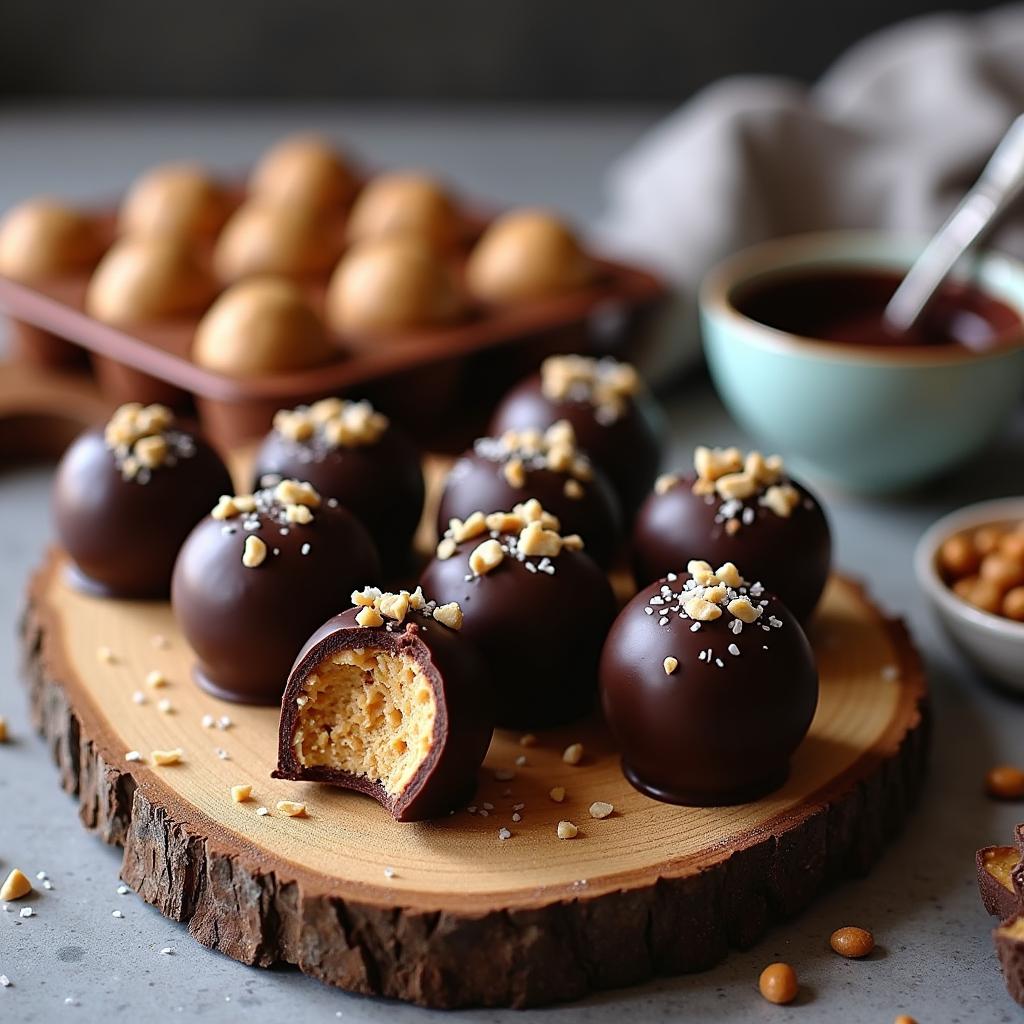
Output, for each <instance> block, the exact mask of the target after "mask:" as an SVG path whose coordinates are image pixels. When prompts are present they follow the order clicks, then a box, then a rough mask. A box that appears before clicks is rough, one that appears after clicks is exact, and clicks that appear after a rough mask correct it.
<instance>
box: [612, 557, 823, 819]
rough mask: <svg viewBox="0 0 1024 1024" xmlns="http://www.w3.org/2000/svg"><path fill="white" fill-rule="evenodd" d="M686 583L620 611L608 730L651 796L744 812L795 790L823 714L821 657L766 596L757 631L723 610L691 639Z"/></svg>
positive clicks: (648, 594) (644, 595) (672, 581)
mask: <svg viewBox="0 0 1024 1024" xmlns="http://www.w3.org/2000/svg"><path fill="white" fill-rule="evenodd" d="M687 579H689V576H688V575H687V574H685V573H683V574H681V575H679V576H677V577H675V578H667V579H663V580H658V581H656V582H654V583H652V584H650V585H649V586H648V587H646V588H645V589H643V590H642V591H640V593H639V594H637V595H636V597H634V598H633V600H632V601H630V602H629V604H627V605H626V607H625V608H623V610H622V611H621V612H620V613H619V616H618V618H617V619H616V620H615V623H614V625H613V626H612V628H611V630H610V631H609V633H608V638H607V640H606V641H605V644H604V650H603V652H602V655H601V667H600V681H601V701H602V705H603V708H604V716H605V720H606V721H607V723H608V727H609V729H610V730H611V732H612V735H613V736H614V738H615V741H616V743H617V745H618V747H619V750H620V751H621V754H622V767H623V771H624V773H625V775H626V778H627V779H628V780H629V781H630V782H631V783H632V784H633V786H635V787H636V788H637V789H639V790H640V791H641V792H642V793H646V794H647V795H648V796H650V797H653V798H654V799H655V800H662V801H665V802H667V803H673V804H688V805H692V806H701V807H703V806H714V805H723V804H735V803H744V802H746V801H748V800H754V799H757V798H758V797H760V796H763V795H764V794H766V793H769V792H771V791H772V790H774V789H776V788H778V787H779V786H781V785H782V783H783V782H784V781H785V780H786V777H787V775H788V772H789V761H790V757H791V756H792V754H793V752H794V751H795V750H796V748H797V747H798V746H799V744H800V742H801V741H802V740H803V738H804V736H805V735H806V733H807V730H808V728H809V727H810V724H811V719H812V718H813V716H814V711H815V708H816V706H817V700H818V673H817V669H816V667H815V662H814V655H813V653H812V651H811V648H810V645H809V643H808V642H807V638H806V636H805V635H804V632H803V630H802V629H801V627H800V624H799V622H797V620H796V619H795V617H794V616H793V615H792V613H791V612H789V610H788V609H787V608H786V607H785V606H784V605H783V604H782V602H781V601H780V600H779V599H778V598H777V597H775V596H774V595H773V594H769V593H768V592H767V591H765V592H763V593H761V592H760V591H758V594H757V596H752V597H751V599H750V600H751V604H752V605H753V606H754V607H761V612H760V615H759V617H758V619H757V621H755V622H751V623H745V622H743V620H742V619H738V618H736V616H734V615H733V614H732V613H731V612H730V611H729V610H728V608H726V607H721V608H720V609H719V610H720V615H719V617H718V618H716V619H714V620H713V621H700V622H699V625H700V628H699V629H697V630H694V628H693V627H694V625H695V623H696V621H697V620H694V619H691V618H690V617H680V611H681V608H680V603H679V596H678V595H679V592H680V590H681V589H682V587H683V585H684V582H685V581H686V580H687ZM689 599H690V598H687V600H689ZM762 601H767V604H765V605H764V606H763V607H762V606H761V605H760V602H762ZM716 607H717V606H716ZM737 621H739V622H741V624H742V631H741V632H738V633H737V632H734V627H733V626H732V623H733V622H737Z"/></svg>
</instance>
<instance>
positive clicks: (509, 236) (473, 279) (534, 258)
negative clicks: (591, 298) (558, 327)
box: [466, 210, 594, 304]
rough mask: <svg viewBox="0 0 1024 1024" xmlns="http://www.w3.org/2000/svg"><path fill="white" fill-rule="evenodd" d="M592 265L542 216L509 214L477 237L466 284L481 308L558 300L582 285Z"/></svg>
mask: <svg viewBox="0 0 1024 1024" xmlns="http://www.w3.org/2000/svg"><path fill="white" fill-rule="evenodd" d="M593 276H594V265H593V263H592V262H591V260H590V258H589V257H588V256H587V255H586V253H584V252H583V249H582V248H581V247H580V244H579V242H578V241H577V239H576V236H575V235H574V234H573V233H572V231H571V230H570V229H569V228H568V227H567V226H566V225H565V224H564V223H563V222H562V221H561V220H559V218H558V217H556V216H554V215H553V214H551V213H548V212H546V211H544V210H512V211H511V212H510V213H506V214H505V215H503V216H501V217H499V218H498V219H497V220H496V221H494V223H492V224H491V225H490V226H489V227H488V228H487V230H486V231H485V232H484V233H483V235H482V236H481V237H480V240H479V241H478V242H477V244H476V246H475V247H474V248H473V251H472V252H471V253H470V254H469V260H468V261H467V263H466V284H467V286H468V288H469V291H470V293H471V294H472V295H473V297H474V298H476V299H478V300H479V301H481V302H486V303H495V304H506V303H516V302H528V301H531V300H534V299H545V298H550V297H552V296H555V295H562V294H565V293H566V292H571V291H574V290H576V289H577V288H581V287H583V286H584V285H586V284H587V283H588V282H589V281H590V280H591V279H592V278H593Z"/></svg>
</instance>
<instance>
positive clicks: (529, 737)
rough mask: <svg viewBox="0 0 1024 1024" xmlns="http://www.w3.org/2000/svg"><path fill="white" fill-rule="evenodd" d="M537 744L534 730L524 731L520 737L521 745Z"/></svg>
mask: <svg viewBox="0 0 1024 1024" xmlns="http://www.w3.org/2000/svg"><path fill="white" fill-rule="evenodd" d="M536 745H537V737H536V736H534V735H533V733H532V732H528V733H524V734H523V735H522V736H520V737H519V746H521V747H535V746H536Z"/></svg>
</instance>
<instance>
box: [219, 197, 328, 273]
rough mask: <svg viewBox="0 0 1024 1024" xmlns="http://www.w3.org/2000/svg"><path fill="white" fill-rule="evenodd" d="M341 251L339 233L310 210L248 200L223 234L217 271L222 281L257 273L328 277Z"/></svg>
mask: <svg viewBox="0 0 1024 1024" xmlns="http://www.w3.org/2000/svg"><path fill="white" fill-rule="evenodd" d="M340 251H341V247H340V244H339V242H338V239H337V237H336V235H335V234H334V233H332V231H331V230H330V227H329V226H328V225H327V224H325V223H324V221H323V219H322V218H320V217H318V216H317V215H316V214H315V213H313V212H311V211H310V210H308V209H306V208H303V207H298V208H296V207H291V206H278V205H272V204H266V203H259V202H248V203H246V204H245V205H244V206H240V207H239V208H238V210H237V211H236V212H235V213H234V215H233V216H232V217H231V219H230V220H229V221H228V222H227V224H226V225H225V226H224V230H223V231H222V232H221V233H220V237H219V238H218V239H217V245H216V247H215V248H214V250H213V267H214V270H215V271H216V273H217V277H218V278H220V280H222V281H239V280H241V279H242V278H243V277H253V276H254V275H257V274H276V275H281V276H283V277H293V278H308V277H310V276H312V275H315V274H326V273H327V272H328V271H329V270H330V269H331V268H332V267H333V266H334V264H335V262H336V261H337V259H338V256H339V254H340Z"/></svg>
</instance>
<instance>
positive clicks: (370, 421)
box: [255, 398, 424, 572]
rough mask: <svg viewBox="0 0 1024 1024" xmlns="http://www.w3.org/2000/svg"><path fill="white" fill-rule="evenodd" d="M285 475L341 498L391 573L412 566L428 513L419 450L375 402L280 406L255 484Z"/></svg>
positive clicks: (328, 400) (260, 455) (260, 457)
mask: <svg viewBox="0 0 1024 1024" xmlns="http://www.w3.org/2000/svg"><path fill="white" fill-rule="evenodd" d="M283 477H297V478H299V479H302V480H308V481H309V482H310V483H311V484H312V485H313V486H314V487H315V488H316V489H317V490H318V491H319V492H320V493H321V494H322V495H323V496H324V497H325V498H337V499H338V501H339V502H340V503H341V504H342V505H344V506H345V508H347V509H348V510H349V512H351V513H352V514H353V515H354V516H355V517H356V518H357V519H358V520H359V521H360V522H361V523H362V524H363V526H365V527H366V529H367V531H368V532H369V534H370V536H371V537H372V538H373V540H374V543H375V544H376V546H377V551H378V552H379V553H380V556H381V561H382V563H383V565H384V568H385V571H386V572H395V571H399V570H401V569H404V568H406V567H407V566H408V563H409V560H410V556H411V553H412V538H413V534H414V533H415V532H416V527H417V526H418V525H419V521H420V517H421V516H422V515H423V497H424V486H423V469H422V465H421V460H420V453H419V451H418V450H417V448H416V446H415V445H414V444H413V443H412V441H410V440H409V438H408V437H406V435H405V434H403V433H402V432H401V431H400V430H399V429H398V428H397V427H395V426H394V425H392V424H391V423H390V422H389V420H388V418H387V417H386V416H384V415H383V414H382V413H379V412H377V411H376V410H375V409H374V408H373V406H372V405H370V403H369V402H365V401H362V402H350V401H344V400H343V399H340V398H324V399H322V400H321V401H319V402H314V403H313V404H312V405H310V406H300V407H299V408H297V409H287V410H281V411H280V412H279V413H278V414H277V415H276V416H275V417H274V427H273V429H272V430H271V431H270V433H269V434H267V436H266V438H265V439H264V441H263V443H262V444H261V445H260V448H259V451H258V452H257V453H256V469H255V482H256V485H257V486H266V485H267V484H270V483H276V482H277V480H279V479H281V478H283Z"/></svg>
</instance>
